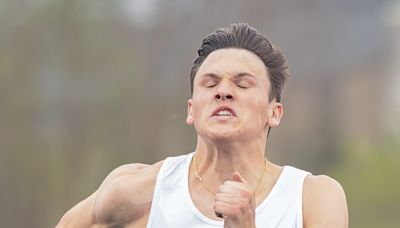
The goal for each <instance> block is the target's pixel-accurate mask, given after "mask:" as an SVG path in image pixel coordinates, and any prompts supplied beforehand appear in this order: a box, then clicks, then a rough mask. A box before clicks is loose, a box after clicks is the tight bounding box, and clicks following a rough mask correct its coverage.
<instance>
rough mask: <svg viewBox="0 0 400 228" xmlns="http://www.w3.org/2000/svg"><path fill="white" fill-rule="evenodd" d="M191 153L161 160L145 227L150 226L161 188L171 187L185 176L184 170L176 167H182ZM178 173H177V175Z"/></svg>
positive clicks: (156, 209)
mask: <svg viewBox="0 0 400 228" xmlns="http://www.w3.org/2000/svg"><path fill="white" fill-rule="evenodd" d="M192 155H193V153H189V154H184V155H179V156H174V157H168V158H166V159H165V160H164V161H163V164H162V165H161V168H160V171H159V172H158V175H157V179H156V183H155V186H154V193H153V199H152V202H151V209H150V214H149V218H148V220H147V227H152V223H153V221H154V217H155V213H156V212H157V211H158V206H159V202H160V200H159V198H160V197H161V195H162V194H160V192H162V191H163V190H165V188H167V189H168V186H170V187H171V188H173V187H174V186H175V184H176V183H177V182H178V181H181V180H182V178H185V173H184V172H179V171H178V172H177V169H184V168H185V167H184V166H185V164H186V163H187V162H190V160H191V158H192ZM177 174H178V175H177Z"/></svg>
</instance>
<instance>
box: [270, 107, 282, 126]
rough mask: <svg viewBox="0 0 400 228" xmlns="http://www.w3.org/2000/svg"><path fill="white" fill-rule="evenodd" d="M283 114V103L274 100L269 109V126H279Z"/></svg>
mask: <svg viewBox="0 0 400 228" xmlns="http://www.w3.org/2000/svg"><path fill="white" fill-rule="evenodd" d="M282 116H283V106H282V104H281V103H279V102H276V101H273V102H271V104H270V108H269V110H268V126H269V127H271V128H273V127H277V126H278V125H279V123H280V122H281V119H282Z"/></svg>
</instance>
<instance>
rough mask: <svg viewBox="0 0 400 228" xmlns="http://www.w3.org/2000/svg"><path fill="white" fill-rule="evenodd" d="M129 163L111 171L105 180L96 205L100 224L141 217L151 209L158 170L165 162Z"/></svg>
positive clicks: (94, 206) (122, 222)
mask: <svg viewBox="0 0 400 228" xmlns="http://www.w3.org/2000/svg"><path fill="white" fill-rule="evenodd" d="M162 162H163V161H161V162H158V163H156V164H154V165H146V164H138V163H136V164H127V165H123V166H120V167H118V168H117V169H115V170H114V171H112V172H111V173H110V174H109V175H108V176H107V178H106V179H105V180H104V181H103V183H102V184H101V186H100V188H99V189H98V193H97V195H96V199H95V202H94V205H93V210H94V217H95V220H96V222H97V223H99V224H110V223H114V222H115V221H118V223H121V224H124V223H128V222H132V221H133V220H135V219H140V218H141V217H143V216H145V215H146V213H147V212H148V211H149V210H150V207H151V201H152V198H153V191H154V186H155V182H156V179H157V175H158V172H159V170H160V167H161V165H162Z"/></svg>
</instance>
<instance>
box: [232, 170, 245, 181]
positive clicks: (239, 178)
mask: <svg viewBox="0 0 400 228" xmlns="http://www.w3.org/2000/svg"><path fill="white" fill-rule="evenodd" d="M233 180H234V181H237V182H241V183H247V181H246V180H245V179H244V178H243V177H242V176H241V175H240V173H239V172H238V171H236V172H234V173H233Z"/></svg>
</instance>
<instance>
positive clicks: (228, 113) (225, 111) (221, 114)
mask: <svg viewBox="0 0 400 228" xmlns="http://www.w3.org/2000/svg"><path fill="white" fill-rule="evenodd" d="M217 114H218V115H219V116H232V113H231V112H230V111H228V110H221V111H219V112H218V113H217Z"/></svg>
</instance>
